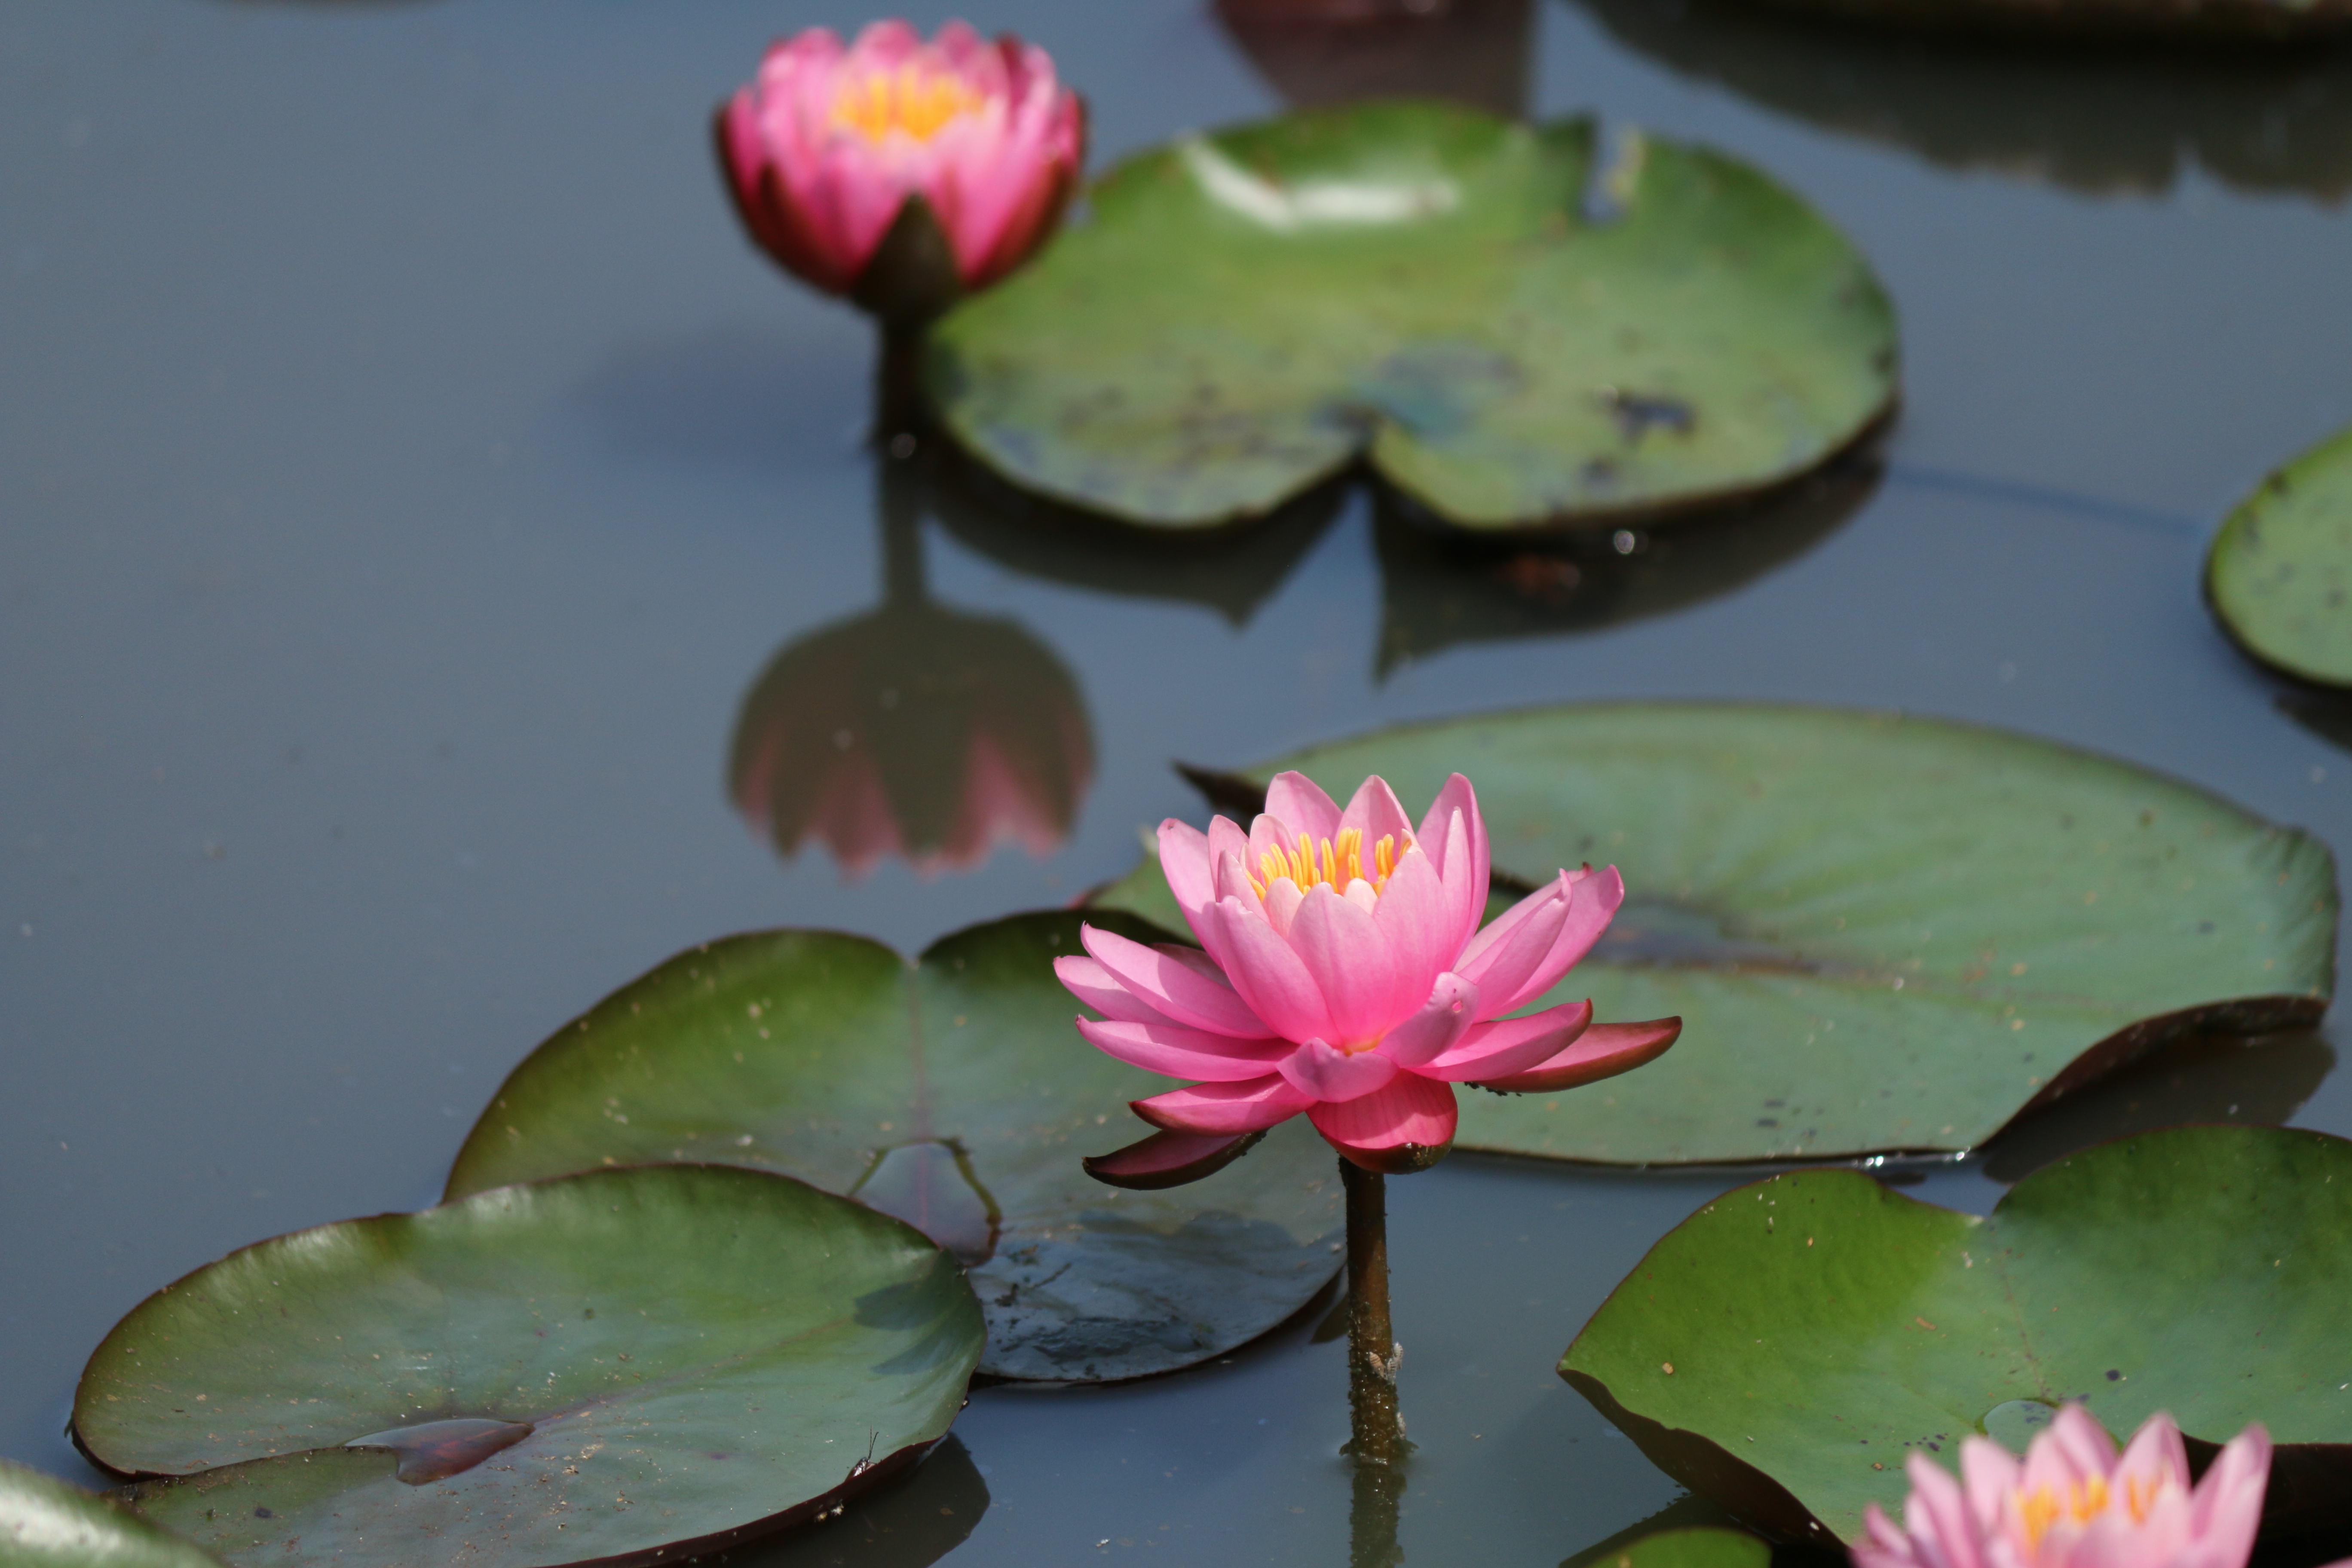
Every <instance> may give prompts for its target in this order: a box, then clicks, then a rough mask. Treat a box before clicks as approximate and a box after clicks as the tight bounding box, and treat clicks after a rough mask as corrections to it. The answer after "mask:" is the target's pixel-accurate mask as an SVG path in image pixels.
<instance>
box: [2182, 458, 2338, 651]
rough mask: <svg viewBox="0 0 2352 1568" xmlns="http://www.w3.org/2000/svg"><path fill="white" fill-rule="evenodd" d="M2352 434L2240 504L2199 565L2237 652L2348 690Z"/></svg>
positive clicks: (2290, 466)
mask: <svg viewBox="0 0 2352 1568" xmlns="http://www.w3.org/2000/svg"><path fill="white" fill-rule="evenodd" d="M2347 591H2352V430H2346V431H2343V432H2341V433H2340V434H2338V435H2336V436H2335V437H2332V438H2330V439H2328V440H2326V441H2323V442H2321V443H2320V444H2319V445H2318V446H2316V447H2313V448H2312V449H2311V450H2310V451H2308V452H2305V454H2304V455H2303V456H2302V457H2300V458H2296V459H2295V460H2294V461H2293V462H2292V463H2289V464H2288V465H2287V466H2286V467H2284V468H2281V469H2279V470H2278V471H2277V472H2276V473H2274V474H2273V475H2271V477H2270V478H2268V479H2264V480H2263V482H2262V483H2261V484H2260V485H2259V486H2257V487H2256V488H2255V490H2254V493H2253V494H2252V495H2250V496H2248V497H2247V498H2246V499H2245V500H2242V501H2240V502H2239V503H2238V506H2237V510H2234V511H2232V512H2231V514H2230V516H2229V520H2228V521H2225V522H2224V523H2222V524H2221V532H2220V533H2219V534H2217V535H2216V536H2215V537H2214V540H2213V549H2212V552H2211V553H2210V554H2209V555H2208V556H2207V557H2206V561H2205V592H2206V596H2207V597H2208V598H2209V599H2210V600H2211V601H2212V605H2213V613H2214V614H2215V615H2216V616H2220V617H2221V625H2222V626H2224V627H2225V628H2227V629H2228V631H2229V633H2230V635H2231V637H2235V638H2236V639H2237V641H2238V646H2239V647H2242V648H2244V649H2245V650H2246V651H2247V652H2248V653H2250V654H2252V655H2253V656H2254V657H2255V658H2258V659H2261V660H2262V661H2263V663H2264V664H2269V665H2275V666H2276V667H2277V668H2281V669H2283V670H2285V671H2286V672H2287V673H2288V674H2289V675H2299V676H2301V677H2302V678H2303V679H2305V680H2317V681H2323V682H2325V683H2326V684H2327V685H2330V686H2352V605H2347V603H2346V602H2345V596H2346V594H2347Z"/></svg>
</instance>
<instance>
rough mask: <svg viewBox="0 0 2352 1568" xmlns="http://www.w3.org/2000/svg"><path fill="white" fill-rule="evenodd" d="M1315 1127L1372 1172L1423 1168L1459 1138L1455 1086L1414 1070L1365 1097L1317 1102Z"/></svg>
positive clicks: (1310, 1113) (1312, 1112)
mask: <svg viewBox="0 0 2352 1568" xmlns="http://www.w3.org/2000/svg"><path fill="white" fill-rule="evenodd" d="M1307 1120H1308V1121H1312V1122H1314V1123H1315V1130H1316V1131H1318V1132H1320V1133H1322V1134H1323V1136H1324V1138H1325V1139H1326V1140H1327V1141H1328V1142H1329V1143H1330V1144H1331V1146H1332V1147H1333V1148H1335V1149H1337V1150H1339V1152H1340V1153H1341V1154H1343V1155H1345V1156H1346V1157H1347V1158H1348V1159H1349V1160H1350V1161H1351V1162H1353V1163H1356V1164H1358V1165H1361V1166H1363V1167H1364V1168H1365V1169H1366V1170H1370V1171H1410V1170H1418V1169H1421V1168H1422V1167H1423V1166H1425V1165H1428V1164H1431V1163H1434V1160H1435V1158H1436V1156H1438V1155H1441V1154H1443V1153H1444V1152H1445V1149H1446V1147H1447V1146H1448V1145H1449V1144H1451V1143H1452V1142H1454V1122H1455V1121H1456V1112H1455V1110H1454V1090H1453V1089H1450V1088H1448V1087H1447V1086H1446V1085H1444V1084H1442V1083H1433V1082H1431V1081H1430V1080H1429V1079H1425V1078H1419V1077H1416V1076H1415V1075H1413V1074H1412V1073H1409V1072H1401V1073H1399V1074H1397V1075H1396V1077H1394V1078H1393V1079H1390V1080H1389V1083H1388V1086H1387V1087H1386V1088H1385V1089H1376V1090H1374V1091H1373V1092H1372V1093H1370V1094H1368V1095H1365V1096H1363V1097H1362V1098H1361V1099H1360V1100H1339V1101H1337V1102H1336V1103H1330V1102H1327V1103H1322V1104H1318V1105H1315V1106H1313V1107H1311V1108H1309V1110H1307Z"/></svg>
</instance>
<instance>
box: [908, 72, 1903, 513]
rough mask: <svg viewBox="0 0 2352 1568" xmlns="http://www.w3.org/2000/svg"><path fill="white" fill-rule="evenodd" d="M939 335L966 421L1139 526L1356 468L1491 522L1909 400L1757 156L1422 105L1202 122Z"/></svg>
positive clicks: (1680, 487)
mask: <svg viewBox="0 0 2352 1568" xmlns="http://www.w3.org/2000/svg"><path fill="white" fill-rule="evenodd" d="M1088 202H1089V205H1088V209H1087V214H1086V216H1085V219H1084V221H1082V222H1077V223H1075V224H1073V225H1072V226H1069V227H1067V228H1066V229H1065V230H1064V231H1063V233H1062V234H1061V235H1060V236H1059V237H1056V238H1055V241H1054V242H1053V244H1052V245H1051V246H1049V247H1047V248H1046V250H1045V252H1044V253H1043V254H1042V255H1041V256H1039V258H1037V259H1036V260H1035V261H1034V262H1033V263H1032V264H1031V265H1030V266H1029V267H1028V268H1024V270H1023V271H1022V272H1021V273H1020V274H1019V275H1018V276H1016V277H1014V278H1013V279H1008V280H1007V281H1006V282H1005V283H1004V284H1003V286H1002V287H1000V288H996V289H990V290H988V291H987V292H986V293H984V294H982V295H978V296H975V297H974V298H973V299H971V300H969V301H967V302H966V303H965V304H963V305H961V306H960V307H959V308H958V309H957V310H954V311H953V312H951V313H950V315H948V316H947V317H946V318H945V319H944V320H942V321H940V323H939V325H938V326H937V328H936V329H935V330H934V332H933V334H932V339H931V344H930V352H929V359H928V361H927V363H926V367H925V377H926V384H927V386H928V388H929V394H930V396H931V398H932V401H933V403H934V405H936V406H937V408H938V410H939V413H940V417H941V418H942V420H943V421H944V422H945V424H946V426H947V427H948V428H949V429H950V431H951V432H952V433H953V434H954V435H955V437H957V439H958V440H960V441H961V442H962V443H963V445H964V446H965V447H968V448H969V449H970V450H971V451H972V452H974V453H975V454H977V455H978V456H979V457H980V458H982V460H983V461H984V462H986V463H988V464H989V465H990V466H992V467H993V468H996V469H997V470H998V471H999V472H1001V473H1003V474H1004V475H1005V476H1007V477H1008V478H1010V479H1013V480H1014V481H1015V482H1017V483H1019V484H1021V485H1024V486H1026V487H1028V488H1030V489H1036V490H1039V491H1042V492H1044V493H1045V494H1047V495H1049V496H1053V497H1055V498H1057V499H1060V500H1066V501H1068V502H1071V503H1074V504H1076V505H1078V506H1083V507H1087V508H1089V509H1092V510H1097V511H1101V512H1105V513H1108V514H1109V515H1111V516H1113V517H1117V518H1120V519H1124V520H1127V521H1133V522H1140V523H1149V524H1154V525H1159V526H1163V527H1171V528H1199V527H1203V526H1208V525H1213V524H1218V523H1224V522H1230V521H1234V520H1237V519H1241V518H1248V517H1255V516H1257V515H1259V514H1261V513H1264V512H1265V511H1267V510H1271V509H1272V508H1273V507H1275V506H1276V504H1278V503H1279V502H1280V501H1282V500H1284V499H1285V498H1286V497H1288V496H1291V495H1295V494H1297V492H1299V491H1301V490H1303V489H1307V488H1308V487H1309V486H1311V485H1313V484H1315V483H1316V482H1317V481H1318V480H1320V479H1325V478H1327V477H1328V476H1329V475H1331V474H1334V473H1336V472H1338V471H1339V470H1340V469H1342V468H1347V467H1349V465H1351V464H1353V463H1355V462H1356V461H1358V460H1359V459H1363V460H1365V461H1368V462H1369V463H1370V466H1371V467H1372V468H1374V469H1375V470H1376V471H1377V472H1379V473H1380V474H1381V476H1382V477H1384V478H1385V479H1388V480H1389V481H1391V483H1393V484H1394V485H1396V486H1397V487H1398V488H1399V489H1402V490H1403V491H1405V492H1406V493H1407V494H1409V495H1411V496H1412V497H1413V498H1414V499H1415V500H1418V501H1419V502H1420V503H1421V504H1423V506H1425V507H1427V508H1428V509H1429V510H1430V511H1431V512H1432V513H1433V514H1434V515H1435V516H1436V517H1438V518H1440V519H1442V520H1443V521H1445V522H1447V523H1450V524H1453V525H1455V526H1458V527H1464V528H1476V529H1523V528H1529V527H1537V526H1542V525H1547V524H1560V523H1591V522H1592V521H1597V520H1603V519H1613V518H1623V517H1633V516H1636V515H1643V514H1654V513H1660V512H1666V511H1674V510H1681V509H1685V508H1690V507H1696V506H1701V505H1706V504H1711V503H1716V502H1719V501H1722V500H1727V499H1730V498H1733V497H1738V496H1745V495H1748V494H1752V493H1754V492H1756V491H1758V490H1760V489H1769V488H1771V487H1774V486H1777V485H1780V484H1781V483H1784V482H1786V481H1787V480H1789V479H1794V478H1795V477H1797V476H1798V475H1800V474H1802V473H1804V472H1805V471H1806V470H1807V469H1809V468H1812V467H1813V466H1815V465H1816V464H1818V463H1820V462H1821V461H1822V460H1823V459H1824V458H1828V457H1829V456H1831V455H1832V454H1833V453H1835V452H1837V451H1838V450H1840V449H1841V448H1843V447H1846V446H1848V445H1849V444H1851V443H1852V442H1853V441H1854V440H1855V439H1856V438H1857V437H1859V436H1861V435H1862V434H1863V433H1864V431H1865V430H1866V429H1867V428H1869V427H1870V426H1872V425H1873V424H1874V422H1875V421H1877V420H1878V419H1879V418H1880V417H1881V416H1883V415H1884V414H1885V413H1886V411H1887V409H1888V408H1889V407H1890V406H1891V404H1892V401H1893V399H1894V396H1895V359H1896V351H1895V316H1894V310H1893V307H1892V306H1891V305H1890V304H1889V303H1888V301H1887V299H1886V296H1885V292H1884V291H1883V290H1882V289H1880V287H1879V285H1878V281H1877V279H1875V278H1874V276H1873V275H1872V273H1871V270H1870V268H1869V266H1868V264H1867V263H1865V262H1864V260H1863V258H1861V257H1860V256H1859V255H1858V254H1857V253H1856V252H1855V251H1854V249H1853V247H1852V246H1850V245H1849V244H1847V242H1846V241H1845V239H1844V238H1843V237H1842V236H1841V235H1839V234H1838V233H1837V231H1836V230H1835V229H1833V228H1832V227H1831V226H1830V225H1829V224H1828V223H1827V222H1826V221H1825V220H1824V219H1822V216H1820V215H1819V214H1817V213H1815V212H1814V211H1813V210H1812V209H1811V207H1809V206H1807V205H1805V204H1804V203H1803V202H1801V200H1799V199H1798V198H1797V197H1795V196H1794V195H1790V193H1789V192H1788V191H1786V190H1784V189H1782V188H1781V187H1780V186H1779V185H1778V184H1774V183H1773V182H1772V181H1771V180H1770V179H1769V177H1767V176H1766V175H1764V174H1761V173H1759V171H1757V170H1756V169H1754V168H1752V167H1750V166H1749V165H1748V164H1746V163H1740V162H1738V160H1736V159H1733V158H1729V157H1727V156H1725V155H1723V154H1721V153H1713V152H1709V151H1707V150H1706V149H1703V148H1696V147H1687V146H1684V145H1682V144H1680V143H1677V142H1668V141H1664V140H1662V139H1658V138H1654V137H1647V136H1644V135H1643V134H1641V133H1640V132H1631V131H1627V132H1622V133H1620V134H1618V135H1616V136H1614V137H1612V138H1608V139H1603V138H1601V137H1599V136H1598V135H1597V134H1596V132H1595V130H1594V127H1593V126H1592V124H1591V122H1590V121H1584V120H1574V121H1562V122H1559V123H1556V124H1551V125H1546V126H1540V127H1538V126H1528V125H1523V124H1519V123H1517V122H1514V121H1502V120H1496V119H1494V118H1492V117H1490V116H1488V115H1486V114H1483V113H1480V112H1478V111H1477V110H1472V109H1467V108H1460V107H1451V106H1447V105H1444V104H1439V103H1434V102H1420V101H1386V102H1375V103H1364V104H1355V105H1348V106H1342V107H1338V108H1329V109H1319V110H1302V111H1299V112H1297V113H1294V114H1289V115H1285V116H1282V117H1280V118H1278V119H1275V120H1269V121H1260V122H1258V123H1256V124H1253V125H1246V126H1242V127H1239V128H1237V129H1234V130H1228V131H1223V132H1217V133H1215V134H1213V135H1194V136H1189V137H1186V138H1184V139H1182V140H1181V141H1179V142H1174V143H1172V144H1171V145H1168V146H1165V147H1160V148H1157V149H1154V150H1152V151H1150V152H1146V153H1140V154H1139V155H1137V156H1136V157H1133V158H1130V159H1129V160H1128V161H1127V162H1126V163H1122V164H1120V165H1118V167H1117V168H1115V169H1113V170H1112V171H1111V172H1110V173H1109V174H1107V175H1106V176H1105V177H1104V178H1103V179H1102V181H1101V182H1100V183H1099V184H1097V185H1096V186H1095V187H1094V189H1093V191H1092V193H1091V195H1090V196H1089V198H1088Z"/></svg>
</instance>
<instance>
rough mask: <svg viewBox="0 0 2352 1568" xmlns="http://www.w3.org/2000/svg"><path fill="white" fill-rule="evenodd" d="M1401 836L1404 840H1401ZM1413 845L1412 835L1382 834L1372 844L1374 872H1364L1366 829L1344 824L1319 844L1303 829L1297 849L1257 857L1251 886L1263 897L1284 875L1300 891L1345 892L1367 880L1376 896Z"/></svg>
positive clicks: (1269, 851)
mask: <svg viewBox="0 0 2352 1568" xmlns="http://www.w3.org/2000/svg"><path fill="white" fill-rule="evenodd" d="M1399 838H1402V840H1403V842H1402V844H1400V843H1399V842H1398V840H1399ZM1410 848H1412V834H1410V833H1406V834H1401V835H1400V834H1383V835H1382V836H1381V841H1380V842H1379V843H1378V844H1375V845H1373V846H1372V874H1371V875H1370V877H1366V876H1365V875H1364V830H1363V829H1362V828H1360V827H1343V828H1341V829H1340V830H1339V837H1336V838H1326V839H1324V840H1323V841H1322V842H1321V843H1320V844H1318V843H1317V842H1316V841H1315V840H1313V839H1311V838H1309V837H1307V835H1306V834H1304V833H1302V834H1300V835H1299V836H1298V847H1297V848H1296V849H1279V848H1277V849H1268V850H1265V852H1264V853H1262V854H1260V855H1259V856H1258V858H1257V870H1256V871H1255V872H1254V873H1252V874H1251V876H1250V879H1249V883H1250V889H1251V890H1252V891H1253V892H1255V893H1256V894H1257V896H1258V897H1259V898H1261V899H1263V898H1265V890H1266V889H1268V888H1271V887H1272V886H1274V884H1275V882H1276V880H1277V879H1281V878H1284V877H1287V878H1289V879H1290V880H1291V884H1292V885H1293V886H1294V887H1296V888H1297V889H1298V890H1299V891H1300V892H1302V893H1303V892H1306V891H1307V889H1310V888H1317V887H1322V886H1326V885H1328V887H1329V888H1330V889H1332V890H1333V891H1334V892H1340V893H1344V892H1346V891H1347V890H1348V888H1349V885H1350V884H1351V883H1355V882H1367V883H1369V884H1370V887H1371V889H1372V892H1373V894H1374V896H1376V897H1377V896H1378V895H1379V894H1380V893H1381V891H1382V890H1383V889H1386V888H1387V887H1388V885H1389V879H1390V878H1391V877H1392V876H1394V875H1395V874H1396V868H1397V862H1398V861H1399V860H1400V859H1401V858H1402V857H1403V855H1404V852H1405V851H1406V850H1407V849H1410Z"/></svg>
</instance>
